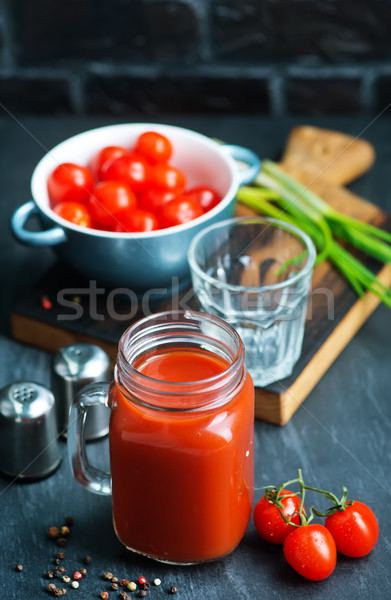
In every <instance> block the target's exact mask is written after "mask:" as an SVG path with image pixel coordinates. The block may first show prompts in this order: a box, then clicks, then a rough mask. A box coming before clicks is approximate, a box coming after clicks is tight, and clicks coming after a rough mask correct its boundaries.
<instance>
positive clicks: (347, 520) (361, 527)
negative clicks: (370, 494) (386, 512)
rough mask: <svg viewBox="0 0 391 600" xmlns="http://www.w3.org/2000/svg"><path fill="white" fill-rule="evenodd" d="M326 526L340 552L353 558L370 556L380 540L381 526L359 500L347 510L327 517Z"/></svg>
mask: <svg viewBox="0 0 391 600" xmlns="http://www.w3.org/2000/svg"><path fill="white" fill-rule="evenodd" d="M325 525H326V527H327V529H328V530H329V531H330V532H331V535H332V536H333V538H334V540H335V543H336V545H337V550H338V552H340V553H341V554H345V555H346V556H351V557H353V558H358V557H359V556H365V555H366V554H368V553H369V552H370V551H371V550H372V548H373V547H374V546H375V544H376V542H377V540H378V538H379V525H378V522H377V519H376V517H375V515H374V513H373V512H372V510H371V509H370V508H369V506H367V505H366V504H364V503H363V502H359V501H358V500H355V501H354V502H353V504H352V505H351V506H348V507H347V508H345V510H342V511H339V512H336V513H334V514H332V515H330V516H329V517H327V518H326V521H325Z"/></svg>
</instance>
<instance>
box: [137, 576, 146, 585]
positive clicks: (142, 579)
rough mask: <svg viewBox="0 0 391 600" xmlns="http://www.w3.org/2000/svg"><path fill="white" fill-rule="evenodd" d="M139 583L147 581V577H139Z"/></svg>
mask: <svg viewBox="0 0 391 600" xmlns="http://www.w3.org/2000/svg"><path fill="white" fill-rule="evenodd" d="M137 583H139V584H140V585H141V584H142V583H147V580H146V579H145V577H142V576H141V577H139V578H138V579H137Z"/></svg>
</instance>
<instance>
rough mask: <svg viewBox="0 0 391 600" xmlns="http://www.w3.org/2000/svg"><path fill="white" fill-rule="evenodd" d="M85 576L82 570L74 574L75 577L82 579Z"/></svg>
mask: <svg viewBox="0 0 391 600" xmlns="http://www.w3.org/2000/svg"><path fill="white" fill-rule="evenodd" d="M82 577H83V575H82V574H81V573H80V571H75V572H74V574H73V579H81V578H82Z"/></svg>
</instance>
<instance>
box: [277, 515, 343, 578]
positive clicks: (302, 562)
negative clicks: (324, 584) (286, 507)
mask: <svg viewBox="0 0 391 600" xmlns="http://www.w3.org/2000/svg"><path fill="white" fill-rule="evenodd" d="M284 555H285V558H286V560H287V561H288V563H289V564H290V565H291V567H293V568H294V569H295V571H297V572H298V573H300V575H303V577H306V578H307V579H311V580H312V581H321V580H322V579H326V577H328V576H329V575H331V573H332V572H333V571H334V569H335V565H336V562H337V548H336V545H335V541H334V538H333V536H332V535H331V533H330V532H329V530H328V529H327V528H326V527H325V526H324V525H319V524H317V523H311V524H310V525H303V526H302V527H298V528H297V529H295V531H292V533H290V534H289V535H288V537H287V538H286V540H285V542H284Z"/></svg>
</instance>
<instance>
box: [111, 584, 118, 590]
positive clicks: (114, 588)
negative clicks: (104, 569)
mask: <svg viewBox="0 0 391 600" xmlns="http://www.w3.org/2000/svg"><path fill="white" fill-rule="evenodd" d="M111 589H112V590H118V589H119V585H118V583H115V582H114V583H112V584H111Z"/></svg>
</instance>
